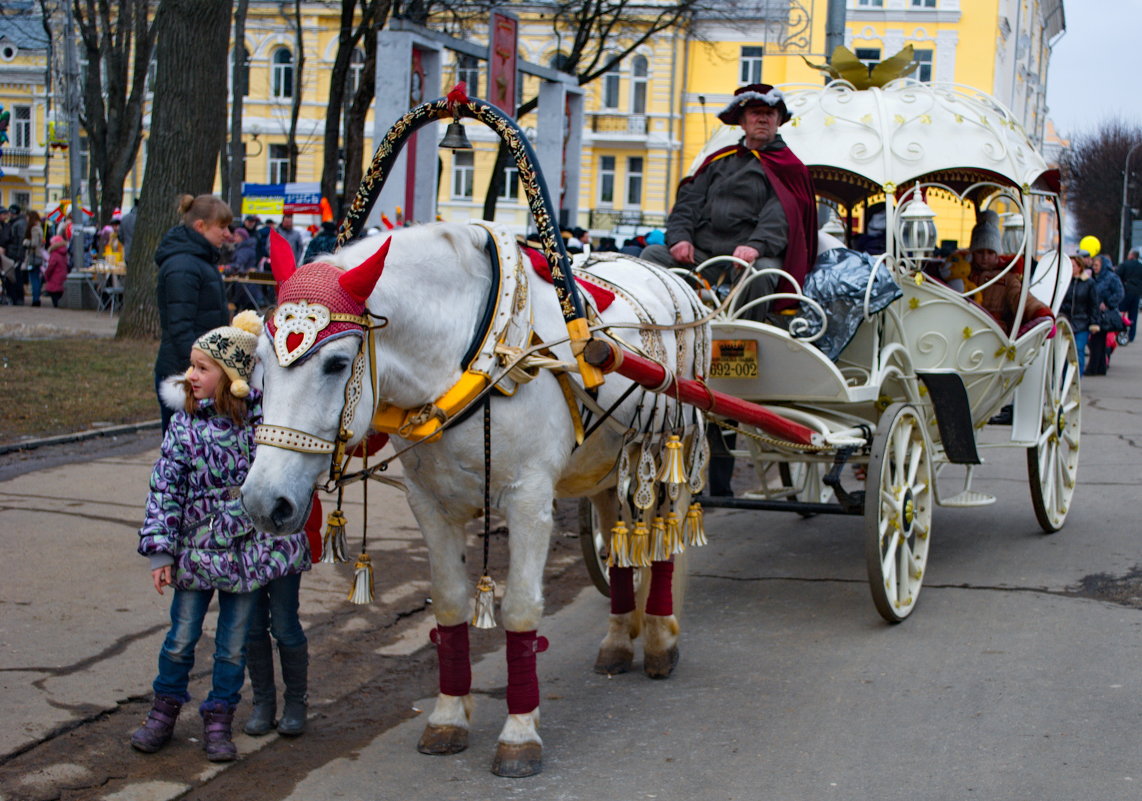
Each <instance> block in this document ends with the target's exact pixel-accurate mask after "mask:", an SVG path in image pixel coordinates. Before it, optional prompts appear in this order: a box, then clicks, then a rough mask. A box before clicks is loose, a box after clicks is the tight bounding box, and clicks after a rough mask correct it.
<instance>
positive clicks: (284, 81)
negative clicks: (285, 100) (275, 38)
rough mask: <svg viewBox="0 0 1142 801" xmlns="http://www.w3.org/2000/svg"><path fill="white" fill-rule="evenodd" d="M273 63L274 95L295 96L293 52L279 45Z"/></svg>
mask: <svg viewBox="0 0 1142 801" xmlns="http://www.w3.org/2000/svg"><path fill="white" fill-rule="evenodd" d="M272 63H273V67H272V70H273V72H272V75H273V81H272V82H273V93H274V97H293V53H291V52H290V51H289V50H287V49H286V48H284V47H279V48H278V49H277V50H275V51H274V56H273V59H272Z"/></svg>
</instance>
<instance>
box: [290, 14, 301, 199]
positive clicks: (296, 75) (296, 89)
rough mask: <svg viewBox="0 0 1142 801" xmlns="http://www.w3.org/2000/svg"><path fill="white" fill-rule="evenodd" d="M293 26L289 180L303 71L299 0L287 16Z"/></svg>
mask: <svg viewBox="0 0 1142 801" xmlns="http://www.w3.org/2000/svg"><path fill="white" fill-rule="evenodd" d="M288 19H289V23H290V26H291V27H292V28H293V38H294V46H295V48H296V49H297V61H296V63H295V65H294V70H293V95H292V96H291V97H290V103H289V132H288V133H287V134H286V152H287V153H288V154H289V176H288V177H289V180H291V181H296V180H297V156H298V152H299V148H298V146H297V121H298V118H299V117H300V116H301V94H302V92H301V84H302V76H303V74H304V71H305V39H304V36H303V34H304V33H305V30H304V29H303V28H302V25H301V0H293V15H292V17H290V18H288Z"/></svg>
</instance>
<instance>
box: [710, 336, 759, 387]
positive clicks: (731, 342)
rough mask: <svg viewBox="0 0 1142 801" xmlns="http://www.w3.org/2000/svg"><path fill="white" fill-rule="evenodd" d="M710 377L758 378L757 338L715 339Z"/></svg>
mask: <svg viewBox="0 0 1142 801" xmlns="http://www.w3.org/2000/svg"><path fill="white" fill-rule="evenodd" d="M710 378H757V340H756V339H715V340H714V353H713V358H712V359H711V360H710Z"/></svg>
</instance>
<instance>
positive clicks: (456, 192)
mask: <svg viewBox="0 0 1142 801" xmlns="http://www.w3.org/2000/svg"><path fill="white" fill-rule="evenodd" d="M475 183H476V159H475V155H474V154H473V153H472V152H471V151H467V152H465V151H463V150H456V151H453V153H452V197H453V198H457V199H465V198H468V199H470V198H471V197H472V193H473V191H474V185H475Z"/></svg>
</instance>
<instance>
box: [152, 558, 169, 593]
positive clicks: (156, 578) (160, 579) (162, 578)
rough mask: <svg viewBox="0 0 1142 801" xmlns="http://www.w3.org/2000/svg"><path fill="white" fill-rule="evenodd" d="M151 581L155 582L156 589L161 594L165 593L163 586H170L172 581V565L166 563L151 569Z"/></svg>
mask: <svg viewBox="0 0 1142 801" xmlns="http://www.w3.org/2000/svg"><path fill="white" fill-rule="evenodd" d="M151 581H152V582H154V585H155V589H156V590H157V591H158V593H159V595H162V594H163V587H167V586H170V584H171V583H172V582H171V566H170V565H164V566H163V567H157V568H155V569H154V570H152V571H151Z"/></svg>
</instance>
